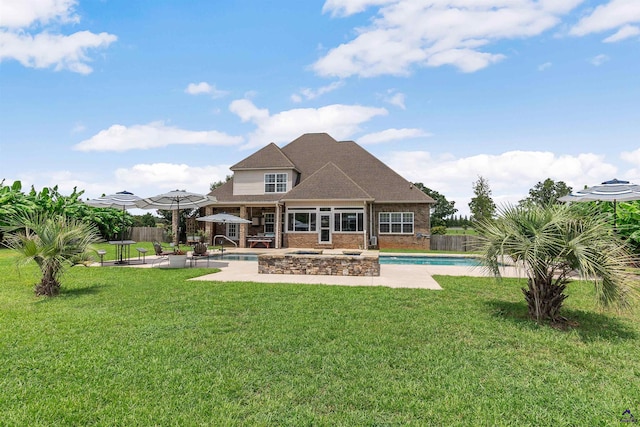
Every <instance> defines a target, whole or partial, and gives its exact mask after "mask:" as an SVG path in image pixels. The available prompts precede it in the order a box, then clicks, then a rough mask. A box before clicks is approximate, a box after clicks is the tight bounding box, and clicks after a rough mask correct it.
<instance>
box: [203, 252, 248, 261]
mask: <svg viewBox="0 0 640 427" xmlns="http://www.w3.org/2000/svg"><path fill="white" fill-rule="evenodd" d="M209 258H210V259H218V260H225V261H258V254H250V253H246V254H223V255H214V256H211V257H209Z"/></svg>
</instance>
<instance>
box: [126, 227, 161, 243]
mask: <svg viewBox="0 0 640 427" xmlns="http://www.w3.org/2000/svg"><path fill="white" fill-rule="evenodd" d="M130 238H131V240H135V241H136V242H164V241H165V230H164V228H158V227H132V228H131V235H130Z"/></svg>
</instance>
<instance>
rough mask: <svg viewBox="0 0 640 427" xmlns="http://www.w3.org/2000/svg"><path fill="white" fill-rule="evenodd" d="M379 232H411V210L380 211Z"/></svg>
mask: <svg viewBox="0 0 640 427" xmlns="http://www.w3.org/2000/svg"><path fill="white" fill-rule="evenodd" d="M378 230H379V231H380V234H413V212H380V213H379V214H378Z"/></svg>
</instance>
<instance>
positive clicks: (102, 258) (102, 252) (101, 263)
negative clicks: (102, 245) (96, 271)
mask: <svg viewBox="0 0 640 427" xmlns="http://www.w3.org/2000/svg"><path fill="white" fill-rule="evenodd" d="M96 252H97V253H98V256H99V257H100V266H103V265H104V256H105V255H106V254H107V251H105V250H104V249H98V250H97V251H96Z"/></svg>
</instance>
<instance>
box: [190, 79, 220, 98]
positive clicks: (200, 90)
mask: <svg viewBox="0 0 640 427" xmlns="http://www.w3.org/2000/svg"><path fill="white" fill-rule="evenodd" d="M184 91H185V92H186V93H188V94H189V95H200V94H208V95H211V96H212V97H213V98H214V99H215V98H222V97H223V96H225V95H227V94H228V93H229V92H227V91H224V90H220V89H218V88H216V86H215V85H210V84H209V83H207V82H200V83H189V85H188V86H187V88H186V89H185V90H184Z"/></svg>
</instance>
